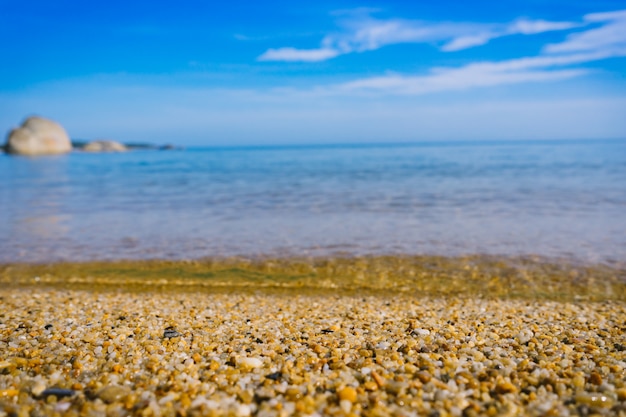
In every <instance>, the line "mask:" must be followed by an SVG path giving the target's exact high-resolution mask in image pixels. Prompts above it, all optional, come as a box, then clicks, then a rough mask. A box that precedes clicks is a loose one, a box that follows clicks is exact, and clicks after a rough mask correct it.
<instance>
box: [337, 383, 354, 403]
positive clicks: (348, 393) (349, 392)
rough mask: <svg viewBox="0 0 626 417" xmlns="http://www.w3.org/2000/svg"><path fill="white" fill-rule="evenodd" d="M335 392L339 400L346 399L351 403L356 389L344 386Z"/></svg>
mask: <svg viewBox="0 0 626 417" xmlns="http://www.w3.org/2000/svg"><path fill="white" fill-rule="evenodd" d="M337 394H338V395H339V400H347V401H350V402H351V403H354V402H355V401H356V390H355V389H354V388H352V387H345V388H342V389H340V390H339V391H338V392H337Z"/></svg>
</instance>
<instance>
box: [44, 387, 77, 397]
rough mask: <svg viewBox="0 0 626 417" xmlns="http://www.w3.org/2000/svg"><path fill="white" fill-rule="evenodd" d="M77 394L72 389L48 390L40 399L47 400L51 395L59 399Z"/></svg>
mask: <svg viewBox="0 0 626 417" xmlns="http://www.w3.org/2000/svg"><path fill="white" fill-rule="evenodd" d="M75 394H76V391H74V390H72V389H65V388H48V389H46V390H44V391H43V392H42V393H41V395H40V397H41V398H47V397H49V396H51V395H54V396H55V397H57V398H63V397H72V396H74V395H75Z"/></svg>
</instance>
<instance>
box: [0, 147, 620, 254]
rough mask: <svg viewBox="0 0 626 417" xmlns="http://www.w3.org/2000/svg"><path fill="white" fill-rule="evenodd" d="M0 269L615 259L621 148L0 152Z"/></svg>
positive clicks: (212, 149) (210, 148)
mask: <svg viewBox="0 0 626 417" xmlns="http://www.w3.org/2000/svg"><path fill="white" fill-rule="evenodd" d="M0 216H1V217H0V218H1V221H0V263H13V262H28V263H39V262H56V261H86V260H122V259H154V258H158V259H179V260H183V259H199V258H207V257H209V258H214V257H231V256H238V257H250V258H256V257H327V256H364V255H444V256H460V255H497V256H539V257H542V258H547V259H559V260H562V259H565V260H568V261H575V262H584V263H611V264H614V263H618V264H624V262H625V261H626V140H587V141H482V142H481V141H474V142H461V141H458V142H454V141H448V142H422V143H413V144H364V145H312V146H255V147H205V148H200V147H198V148H193V147H190V148H186V149H178V150H168V151H159V150H135V151H130V152H125V153H98V154H94V153H85V152H77V151H76V152H73V153H71V154H67V155H61V156H47V157H37V158H29V157H17V156H10V155H5V154H0Z"/></svg>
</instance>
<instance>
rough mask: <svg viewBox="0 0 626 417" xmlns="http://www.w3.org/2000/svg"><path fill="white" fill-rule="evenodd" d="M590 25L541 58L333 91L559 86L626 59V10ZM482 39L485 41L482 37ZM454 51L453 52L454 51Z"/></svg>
mask: <svg viewBox="0 0 626 417" xmlns="http://www.w3.org/2000/svg"><path fill="white" fill-rule="evenodd" d="M583 20H584V21H585V22H586V23H587V24H592V23H593V24H598V23H599V24H600V26H599V27H598V26H591V27H589V28H588V29H586V30H584V31H582V32H578V33H574V34H571V35H569V36H568V37H567V38H566V40H565V41H563V42H561V43H557V44H551V45H547V46H546V47H544V48H543V51H542V53H541V54H540V55H538V56H533V57H525V58H517V59H511V60H505V61H499V62H497V61H496V62H475V63H470V64H467V65H464V66H461V67H457V68H433V69H431V70H430V71H429V72H428V73H427V74H424V75H402V74H388V75H384V76H378V77H369V78H364V79H359V80H355V81H350V82H347V83H343V84H340V85H336V86H333V87H331V88H330V89H329V91H334V92H355V91H363V92H377V93H385V94H398V95H420V94H428V93H435V92H444V91H458V90H465V89H470V88H477V87H488V86H497V85H508V84H519V83H526V82H545V81H558V80H565V79H570V78H574V77H580V76H583V75H585V74H588V73H589V72H590V70H589V69H585V68H580V67H576V66H580V65H581V64H586V63H590V62H594V61H599V60H603V59H608V58H614V57H624V56H626V10H623V11H616V12H607V13H593V14H589V15H586V16H584V18H583ZM558 28H565V24H563V25H562V26H561V24H559V23H554V22H552V23H551V22H545V21H533V22H530V21H517V22H515V23H514V24H513V25H511V26H510V27H509V29H508V31H509V33H513V32H515V33H538V32H541V31H545V30H554V29H558ZM481 36H482V37H481ZM489 36H492V35H487V34H485V35H475V37H473V38H472V37H460V38H456V39H455V40H454V41H453V42H452V46H450V44H448V45H447V46H444V48H446V47H447V48H448V50H452V49H455V47H459V48H460V47H463V46H471V45H477V44H479V43H481V42H486V41H488V38H489ZM450 48H451V49H450Z"/></svg>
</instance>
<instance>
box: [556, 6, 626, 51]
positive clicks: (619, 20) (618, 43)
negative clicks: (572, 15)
mask: <svg viewBox="0 0 626 417" xmlns="http://www.w3.org/2000/svg"><path fill="white" fill-rule="evenodd" d="M584 20H585V21H586V22H589V23H604V24H603V25H602V26H600V27H597V28H592V29H588V30H586V31H584V32H580V33H573V34H571V35H569V36H568V37H567V39H566V40H565V41H564V42H561V43H556V44H551V45H547V46H546V47H545V48H544V52H547V53H569V52H582V51H598V50H603V51H608V50H611V51H614V53H615V55H622V54H623V53H624V51H625V50H626V10H619V11H615V12H607V13H592V14H588V15H586V16H585V17H584ZM620 51H621V52H620Z"/></svg>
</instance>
